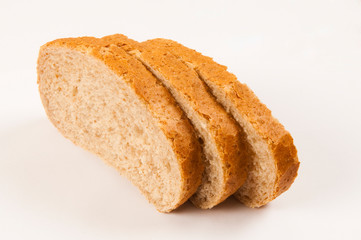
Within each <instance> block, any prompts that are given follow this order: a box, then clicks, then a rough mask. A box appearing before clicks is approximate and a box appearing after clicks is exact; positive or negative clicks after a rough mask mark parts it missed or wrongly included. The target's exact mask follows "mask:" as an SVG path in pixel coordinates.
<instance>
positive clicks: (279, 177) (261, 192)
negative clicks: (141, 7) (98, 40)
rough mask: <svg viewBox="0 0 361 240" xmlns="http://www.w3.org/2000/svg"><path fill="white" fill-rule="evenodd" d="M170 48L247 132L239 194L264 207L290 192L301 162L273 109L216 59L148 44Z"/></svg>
mask: <svg viewBox="0 0 361 240" xmlns="http://www.w3.org/2000/svg"><path fill="white" fill-rule="evenodd" d="M144 44H145V45H149V46H152V47H153V48H158V47H159V48H166V49H167V50H168V52H169V53H170V54H172V55H174V56H176V57H177V58H179V59H181V60H182V61H183V62H184V63H185V64H187V65H188V66H189V67H191V68H192V69H194V70H195V71H196V72H197V73H198V75H199V77H200V78H201V79H202V80H203V81H204V82H205V83H206V84H207V86H208V87H209V89H210V91H211V92H212V93H213V95H214V96H215V97H216V98H217V101H218V102H220V103H221V104H222V105H223V107H224V108H225V109H226V110H227V112H229V113H230V114H232V116H233V117H234V118H235V119H236V120H237V122H238V123H239V125H240V126H241V127H242V128H243V129H244V131H245V132H246V134H247V140H248V143H249V144H250V145H251V147H252V152H253V154H252V160H251V161H250V162H249V169H248V178H247V181H246V183H245V184H244V185H243V186H242V187H241V188H240V189H239V190H238V191H237V193H236V194H235V196H236V198H238V199H239V200H240V201H241V202H243V203H244V204H245V205H247V206H249V207H260V206H263V205H265V204H267V203H268V202H270V201H271V200H273V199H275V198H276V197H277V196H279V195H280V194H281V193H283V192H284V191H286V190H287V189H288V188H289V187H290V186H291V184H292V183H293V181H294V179H295V178H296V176H297V170H298V167H299V161H298V157H297V150H296V147H295V146H294V144H293V139H292V137H291V135H290V133H289V132H288V131H286V130H285V128H284V127H283V126H282V124H281V123H280V122H279V121H278V120H277V119H275V118H274V117H273V116H272V114H271V111H270V110H269V109H268V108H267V107H266V106H265V105H264V104H262V103H261V102H260V100H259V99H258V98H257V96H256V95H255V94H254V93H253V92H252V90H250V89H249V88H248V87H247V86H246V85H245V84H242V83H240V82H239V81H238V80H237V78H236V77H235V76H234V75H233V74H231V73H229V72H228V71H227V67H225V66H222V65H220V64H217V63H216V62H214V61H213V59H212V58H210V57H206V56H203V55H202V54H200V53H198V52H196V51H194V50H192V49H189V48H187V47H184V46H183V45H181V44H179V43H177V42H174V41H171V40H166V39H154V40H149V41H146V42H145V43H144Z"/></svg>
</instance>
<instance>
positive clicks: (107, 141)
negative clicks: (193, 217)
mask: <svg viewBox="0 0 361 240" xmlns="http://www.w3.org/2000/svg"><path fill="white" fill-rule="evenodd" d="M38 84H39V91H40V96H41V100H42V102H43V105H44V108H45V110H46V113H47V115H48V117H49V119H50V120H51V122H52V123H53V124H54V125H55V126H56V128H58V130H59V131H60V132H61V133H62V134H63V135H64V136H65V137H66V138H68V139H70V140H71V141H72V142H73V143H75V144H76V145H79V146H80V147H82V148H84V149H86V150H88V151H90V152H92V153H94V154H96V155H98V156H99V157H100V158H102V159H103V160H105V162H107V163H108V164H109V165H111V166H113V167H115V168H116V169H117V170H118V171H119V172H120V173H121V174H122V175H125V176H126V177H127V178H128V179H129V180H130V181H131V182H132V183H133V184H134V185H136V186H137V187H138V188H139V189H140V191H141V192H142V193H143V194H144V195H145V196H146V197H147V199H148V200H149V201H150V202H151V203H152V204H154V206H155V207H156V208H157V210H159V211H160V212H169V211H172V210H173V209H175V208H177V207H178V206H179V205H181V204H182V203H183V202H185V201H186V200H187V199H188V198H189V197H190V196H191V195H193V193H194V192H195V191H196V190H197V188H198V186H199V184H200V183H201V176H202V172H203V159H202V156H201V155H202V151H201V147H200V144H199V141H198V138H197V136H196V134H195V132H194V129H193V127H192V125H191V124H190V122H189V120H188V118H187V117H186V116H185V114H184V112H183V111H182V110H181V109H180V108H179V106H178V105H177V103H176V102H175V100H174V98H173V97H172V96H171V95H170V93H169V92H168V90H167V89H166V88H165V87H163V85H162V84H161V83H160V82H159V81H158V80H157V79H156V78H155V77H154V76H153V75H152V74H151V73H150V72H149V71H147V70H146V68H145V67H144V66H143V65H142V64H141V63H140V62H139V61H138V60H136V59H135V58H133V57H131V56H130V55H128V54H127V53H126V52H125V51H124V50H122V49H121V48H120V47H118V46H116V45H114V44H112V43H111V42H109V41H106V40H102V39H97V38H91V37H84V38H68V39H59V40H55V41H53V42H50V43H47V44H45V45H44V46H42V47H41V49H40V53H39V59H38Z"/></svg>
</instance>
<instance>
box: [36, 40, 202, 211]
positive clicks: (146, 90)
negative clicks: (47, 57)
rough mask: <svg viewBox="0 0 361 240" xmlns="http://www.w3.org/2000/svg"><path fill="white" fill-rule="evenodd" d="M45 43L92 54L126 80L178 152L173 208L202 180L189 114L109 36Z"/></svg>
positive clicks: (176, 152) (197, 145)
mask: <svg viewBox="0 0 361 240" xmlns="http://www.w3.org/2000/svg"><path fill="white" fill-rule="evenodd" d="M47 47H66V48H69V49H74V50H77V51H80V52H82V53H85V54H89V55H92V56H94V57H96V58H97V59H99V60H101V61H102V62H104V63H105V64H106V65H107V66H108V67H109V68H110V69H112V70H113V71H114V72H115V73H116V74H118V75H119V76H123V78H124V79H125V80H126V81H128V83H129V84H130V86H132V87H133V89H134V90H135V92H136V94H137V95H138V96H139V97H140V99H142V100H143V102H144V103H145V105H146V106H147V108H148V110H149V111H150V112H151V113H152V115H153V117H154V119H156V120H157V122H158V124H159V127H160V128H161V130H162V131H163V133H164V134H165V135H166V137H167V138H168V139H169V140H170V141H171V143H172V148H173V150H174V152H175V154H176V155H177V160H178V162H179V165H180V169H181V179H182V180H183V184H182V191H183V194H182V196H181V198H180V199H179V202H178V205H177V206H174V208H176V207H178V206H179V205H181V204H182V203H184V202H185V201H186V200H187V199H188V198H189V197H190V196H191V195H193V193H194V192H195V191H196V190H197V188H198V186H199V185H200V183H201V175H202V172H203V168H204V166H203V160H202V157H201V153H202V150H201V147H200V144H199V142H198V139H197V137H196V135H195V132H194V129H193V127H192V125H191V124H190V122H189V120H188V118H187V117H186V116H185V115H184V112H183V111H182V110H181V109H180V108H179V107H178V105H177V103H176V102H175V100H174V99H173V97H172V96H171V95H170V93H169V92H168V91H167V90H166V89H165V88H164V87H163V86H162V85H161V84H159V82H158V80H157V79H156V78H155V77H154V76H153V75H152V74H151V73H150V72H149V71H147V70H146V69H145V68H144V66H143V65H142V64H141V63H140V62H139V61H138V60H136V59H135V58H133V57H131V56H130V55H128V54H127V53H126V52H125V51H124V50H122V49H121V48H120V47H118V46H116V44H114V43H113V42H112V41H111V40H110V39H108V40H107V39H97V38H93V37H82V38H66V39H58V40H55V41H52V42H49V43H47V44H45V45H44V46H43V47H42V48H47ZM170 210H172V209H170ZM170 210H169V211H170Z"/></svg>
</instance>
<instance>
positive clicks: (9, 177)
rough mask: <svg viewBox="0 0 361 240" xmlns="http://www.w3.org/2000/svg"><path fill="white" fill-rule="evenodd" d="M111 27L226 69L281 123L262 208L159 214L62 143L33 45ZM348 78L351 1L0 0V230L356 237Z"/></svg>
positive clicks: (359, 159) (355, 39)
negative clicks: (281, 166)
mask: <svg viewBox="0 0 361 240" xmlns="http://www.w3.org/2000/svg"><path fill="white" fill-rule="evenodd" d="M221 2H222V3H221ZM113 33H123V34H126V35H128V36H129V37H131V38H134V39H136V40H138V41H142V40H146V39H150V38H155V37H163V38H170V39H174V40H177V41H179V42H181V43H183V44H185V45H186V46H188V47H191V48H194V49H197V50H198V51H200V52H202V53H204V54H205V55H209V56H212V57H214V58H215V60H216V61H218V62H220V63H222V64H224V65H227V66H229V69H230V71H231V72H233V73H235V74H236V75H237V76H238V78H239V80H240V81H241V82H245V83H247V84H248V86H250V87H251V88H252V89H253V90H254V91H255V93H256V94H257V95H258V96H259V98H260V99H261V100H262V101H263V102H264V103H266V104H267V106H268V107H269V108H270V109H271V110H272V111H273V114H274V116H276V117H277V118H278V119H279V120H280V121H281V122H282V123H283V124H284V125H285V126H286V128H287V129H288V130H289V131H290V132H291V133H292V135H293V137H294V139H295V144H296V146H297V148H298V152H299V159H300V161H301V166H300V170H299V176H298V178H297V179H296V181H295V183H294V185H293V186H292V187H291V189H290V190H289V191H288V192H286V193H285V194H283V195H282V196H281V197H279V198H278V199H277V200H275V201H273V202H272V203H271V204H269V205H268V206H266V207H263V208H261V209H249V208H246V207H244V206H242V205H241V204H239V203H238V202H237V201H236V200H234V199H229V200H227V201H226V202H225V203H223V204H221V205H220V206H218V207H216V208H214V209H213V210H208V211H203V210H199V209H196V208H195V207H193V206H192V205H191V204H190V203H186V204H185V205H184V206H182V207H181V208H180V209H179V210H178V211H175V212H174V213H171V214H161V213H158V212H157V211H156V210H155V209H154V208H153V206H151V205H149V204H148V203H147V202H146V200H145V198H144V197H142V196H141V195H140V193H139V192H138V190H137V189H136V188H135V187H133V186H132V185H131V184H130V183H129V182H128V181H127V180H126V179H125V178H123V177H121V176H119V175H118V173H117V172H116V171H115V170H113V169H111V168H110V167H108V166H106V165H105V164H104V163H103V162H102V161H101V160H99V159H97V158H96V157H94V156H92V155H91V154H89V153H87V152H85V151H83V150H82V149H80V148H78V147H75V146H74V145H73V144H72V143H71V142H70V141H68V140H66V139H64V138H63V137H62V136H61V135H60V134H59V133H58V132H57V131H56V129H55V128H54V127H53V126H52V125H51V124H50V122H49V121H48V120H47V118H46V116H45V113H44V111H43V109H42V105H41V102H40V99H39V96H38V92H37V85H36V60H37V54H38V50H39V47H40V46H41V45H42V44H44V43H46V42H47V41H51V40H54V39H56V38H60V37H76V36H84V35H88V36H97V37H101V36H104V35H108V34H113ZM360 82H361V1H359V0H338V1H336V0H334V1H333V0H304V1H301V0H300V1H296V0H293V1H291V0H290V1H286V0H284V1H283V0H273V1H268V0H253V1H220V2H215V1H210V0H208V1H177V2H173V1H113V2H111V1H99V2H95V1H90V0H88V1H83V2H78V1H56V2H51V1H43V2H40V1H23V2H19V1H5V2H4V1H0V108H1V109H0V114H1V115H0V239H4V240H5V239H131V238H148V239H236V238H237V239H361V230H360V229H361V217H360V216H361V205H360V201H361V187H360V184H361V154H360V148H361V141H360V134H361V131H360V130H361V106H360V105H361V93H360V91H361V84H360Z"/></svg>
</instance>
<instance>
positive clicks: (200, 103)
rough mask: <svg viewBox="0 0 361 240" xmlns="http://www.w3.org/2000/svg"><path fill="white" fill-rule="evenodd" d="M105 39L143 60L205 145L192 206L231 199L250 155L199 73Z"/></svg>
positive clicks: (163, 55) (159, 52)
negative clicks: (197, 187) (203, 166)
mask: <svg viewBox="0 0 361 240" xmlns="http://www.w3.org/2000/svg"><path fill="white" fill-rule="evenodd" d="M105 39H107V40H109V41H112V42H117V44H118V46H120V47H122V48H123V49H124V50H126V51H127V52H128V53H129V54H131V55H133V56H135V57H136V58H137V59H138V60H140V61H141V62H142V63H143V64H144V65H145V66H146V67H147V68H148V69H149V71H151V72H152V73H153V74H154V75H155V76H156V77H157V78H158V79H159V80H160V81H161V82H162V83H163V84H164V86H165V87H166V88H167V89H168V90H169V91H170V92H171V93H172V95H173V96H174V98H175V99H176V101H177V102H178V103H179V105H180V107H181V108H182V109H183V110H184V112H185V113H186V114H187V116H188V118H189V119H190V120H191V122H192V123H193V126H194V127H195V129H196V130H197V132H198V134H199V137H200V138H201V140H202V142H203V148H204V153H205V172H204V174H203V180H202V184H201V186H200V187H199V189H198V191H197V192H196V193H195V195H194V196H193V197H192V198H191V200H192V202H193V203H194V204H195V205H196V206H198V207H200V208H203V209H208V208H212V207H213V206H215V205H217V204H219V203H220V202H222V201H223V200H225V199H226V198H227V197H228V196H230V195H232V194H233V193H234V192H235V191H236V190H237V189H239V187H240V186H241V185H242V184H243V183H244V181H245V180H246V175H247V173H246V167H247V157H248V156H249V153H248V151H247V141H246V138H245V133H244V132H242V131H241V129H240V127H239V126H238V124H237V123H236V122H235V120H234V119H233V118H232V117H231V116H230V115H229V114H227V112H226V111H225V110H224V108H223V107H222V106H221V105H220V104H219V103H218V102H217V101H216V99H215V98H214V97H213V96H212V94H211V93H210V92H209V90H208V89H207V86H206V85H205V83H204V82H203V81H202V80H201V79H199V77H198V75H197V73H196V72H195V71H194V70H193V69H191V68H189V67H188V66H187V65H186V64H184V63H183V62H182V61H180V60H179V59H177V58H176V57H174V56H173V55H171V54H169V53H167V51H166V50H165V49H164V48H158V47H157V46H156V45H153V44H148V43H144V44H139V43H138V42H136V41H133V40H131V39H128V38H127V37H125V36H123V35H119V34H117V35H112V36H108V37H105Z"/></svg>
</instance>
